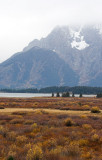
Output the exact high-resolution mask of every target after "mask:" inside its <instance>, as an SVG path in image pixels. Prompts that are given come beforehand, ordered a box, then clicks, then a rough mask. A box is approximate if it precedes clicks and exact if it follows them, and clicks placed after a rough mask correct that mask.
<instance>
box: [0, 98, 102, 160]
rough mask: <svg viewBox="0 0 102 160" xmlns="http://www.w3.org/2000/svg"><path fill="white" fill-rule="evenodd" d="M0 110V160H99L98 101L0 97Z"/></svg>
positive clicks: (101, 125)
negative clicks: (93, 110) (94, 111)
mask: <svg viewBox="0 0 102 160" xmlns="http://www.w3.org/2000/svg"><path fill="white" fill-rule="evenodd" d="M93 107H97V108H98V109H99V111H100V112H99V113H98V112H97V113H92V112H91V111H92V109H93ZM0 108H1V109H0V160H87V159H88V160H102V111H101V110H102V99H101V98H100V99H97V98H56V97H54V98H2V99H0Z"/></svg>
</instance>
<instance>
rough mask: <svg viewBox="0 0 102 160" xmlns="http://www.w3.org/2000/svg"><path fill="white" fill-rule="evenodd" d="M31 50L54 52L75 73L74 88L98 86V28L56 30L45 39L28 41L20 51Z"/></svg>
mask: <svg viewBox="0 0 102 160" xmlns="http://www.w3.org/2000/svg"><path fill="white" fill-rule="evenodd" d="M34 46H39V47H42V48H47V49H50V50H53V51H55V52H56V53H57V54H58V55H59V57H60V58H62V59H63V60H64V61H65V62H66V63H67V64H68V65H69V66H70V67H71V69H72V70H73V71H74V72H76V74H77V75H78V77H79V82H78V85H92V86H102V81H101V79H102V26H101V25H89V26H75V27H74V26H69V27H68V26H64V27H56V28H55V29H54V30H53V31H52V32H51V33H50V34H49V35H48V36H47V37H46V38H42V39H41V40H40V41H39V40H34V41H32V42H31V43H30V44H29V45H28V46H27V47H26V48H24V51H26V50H29V49H30V48H32V47H34ZM99 79H100V80H99Z"/></svg>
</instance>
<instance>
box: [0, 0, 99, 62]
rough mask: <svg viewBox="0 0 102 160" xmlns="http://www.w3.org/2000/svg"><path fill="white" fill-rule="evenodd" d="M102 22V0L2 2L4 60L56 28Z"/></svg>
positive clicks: (0, 43) (1, 55) (1, 54)
mask: <svg viewBox="0 0 102 160" xmlns="http://www.w3.org/2000/svg"><path fill="white" fill-rule="evenodd" d="M101 22H102V0H51V1H50V0H3V1H2V0H0V60H1V61H2V60H5V59H7V58H8V57H9V56H11V55H12V54H13V53H15V52H18V51H20V50H22V49H23V47H25V46H26V45H27V44H28V43H29V42H30V41H31V40H33V39H34V38H41V37H42V36H46V35H47V34H48V33H49V32H50V31H51V30H52V29H53V28H54V27H55V26H56V25H68V24H79V23H83V24H84V23H101Z"/></svg>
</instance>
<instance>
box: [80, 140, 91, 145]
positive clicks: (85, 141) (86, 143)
mask: <svg viewBox="0 0 102 160" xmlns="http://www.w3.org/2000/svg"><path fill="white" fill-rule="evenodd" d="M88 143H89V142H88V140H87V139H80V140H79V146H87V145H88Z"/></svg>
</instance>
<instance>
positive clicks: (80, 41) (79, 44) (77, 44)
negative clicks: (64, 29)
mask: <svg viewBox="0 0 102 160" xmlns="http://www.w3.org/2000/svg"><path fill="white" fill-rule="evenodd" d="M80 32H81V30H80V31H78V32H76V31H74V30H71V31H70V34H71V37H72V39H73V41H72V42H71V47H72V48H76V49H78V50H83V49H85V48H86V47H89V44H87V43H86V42H85V40H84V36H82V35H81V33H80Z"/></svg>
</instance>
